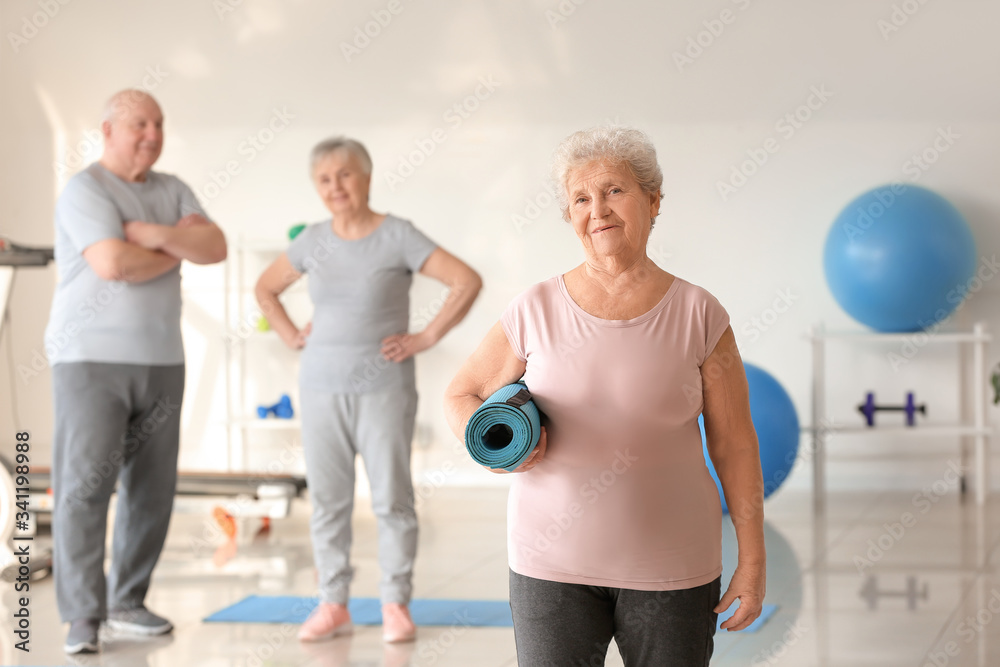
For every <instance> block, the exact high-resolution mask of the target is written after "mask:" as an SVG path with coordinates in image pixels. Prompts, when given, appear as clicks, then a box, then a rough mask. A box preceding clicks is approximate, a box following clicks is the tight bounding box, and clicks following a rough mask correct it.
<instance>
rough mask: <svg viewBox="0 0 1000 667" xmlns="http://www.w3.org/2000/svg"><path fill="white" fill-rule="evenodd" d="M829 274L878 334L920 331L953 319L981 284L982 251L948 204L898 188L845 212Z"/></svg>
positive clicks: (829, 254)
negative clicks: (978, 270) (973, 288)
mask: <svg viewBox="0 0 1000 667" xmlns="http://www.w3.org/2000/svg"><path fill="white" fill-rule="evenodd" d="M823 269H824V272H825V274H826V281H827V284H828V285H829V287H830V291H831V292H832V293H833V296H834V298H835V299H836V300H837V303H839V304H840V306H841V307H842V308H843V309H844V310H845V311H847V313H848V314H849V315H850V316H851V317H853V318H854V319H856V320H858V321H859V322H861V323H862V324H865V325H867V326H869V327H871V328H873V329H875V330H878V331H884V332H910V331H920V330H923V329H925V328H927V327H929V326H931V325H933V324H935V323H936V322H939V321H941V320H943V319H945V318H946V317H947V316H948V315H950V314H951V313H952V312H953V311H954V310H955V308H957V307H958V305H959V304H960V303H961V302H962V300H963V298H964V297H965V294H966V292H967V291H968V290H969V289H970V288H971V285H972V284H974V283H973V278H974V276H975V270H976V244H975V240H974V238H973V236H972V232H971V230H970V229H969V225H968V223H967V222H966V221H965V219H964V218H963V217H962V214H961V213H959V211H958V209H956V208H955V207H954V206H953V205H952V204H951V203H950V202H949V201H948V200H947V199H945V198H944V197H942V196H941V195H939V194H937V193H935V192H932V191H931V190H928V189H926V188H922V187H918V186H916V185H903V184H900V183H895V184H891V185H883V186H880V187H877V188H875V189H873V190H869V191H868V192H865V193H864V194H862V195H861V196H859V197H857V198H856V199H854V200H853V201H851V202H850V203H849V204H847V206H845V207H844V210H842V211H841V212H840V214H839V215H838V216H837V218H836V219H835V220H834V222H833V226H832V227H831V229H830V232H829V234H828V235H827V238H826V244H825V246H824V249H823Z"/></svg>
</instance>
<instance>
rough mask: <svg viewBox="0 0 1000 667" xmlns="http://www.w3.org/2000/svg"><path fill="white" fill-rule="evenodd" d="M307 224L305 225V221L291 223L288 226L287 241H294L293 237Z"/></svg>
mask: <svg viewBox="0 0 1000 667" xmlns="http://www.w3.org/2000/svg"><path fill="white" fill-rule="evenodd" d="M308 226H309V225H307V224H306V223H304V222H300V223H299V224H297V225H292V226H291V227H289V228H288V240H289V241H294V240H295V237H296V236H298V235H299V234H301V233H302V230H303V229H305V228H306V227H308Z"/></svg>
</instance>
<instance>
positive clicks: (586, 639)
mask: <svg viewBox="0 0 1000 667" xmlns="http://www.w3.org/2000/svg"><path fill="white" fill-rule="evenodd" d="M720 586H721V577H719V578H717V579H716V580H715V581H712V582H710V583H707V584H703V585H701V586H697V587H695V588H687V589H682V590H674V591H636V590H630V589H626V588H606V587H603V586H583V585H580V584H564V583H560V582H555V581H546V580H543V579H534V578H532V577H525V576H523V575H520V574H518V573H516V572H514V571H513V570H511V573H510V608H511V611H512V612H513V614H514V640H515V642H516V643H517V664H518V665H519V666H520V667H592V666H593V667H600V666H601V665H603V664H604V659H605V657H606V656H607V653H608V646H609V644H610V643H611V639H612V637H613V638H614V640H615V643H617V644H618V650H619V651H620V652H621V654H622V659H623V660H624V661H625V666H626V667H640V666H641V667H647V666H649V665H657V667H674V666H676V667H697V666H700V665H708V661H709V660H710V659H711V657H712V650H713V647H714V636H715V626H716V622H717V617H718V615H717V614H716V613H715V612H713V611H712V609H713V608H714V607H715V605H717V604H718V603H719V594H720Z"/></svg>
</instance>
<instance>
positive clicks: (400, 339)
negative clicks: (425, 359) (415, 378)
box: [382, 331, 436, 363]
mask: <svg viewBox="0 0 1000 667" xmlns="http://www.w3.org/2000/svg"><path fill="white" fill-rule="evenodd" d="M435 342H436V341H434V340H433V339H432V338H431V335H430V334H429V333H427V331H421V332H420V333H417V334H408V333H407V334H396V335H394V336H389V337H387V338H385V339H384V340H383V341H382V356H383V357H385V358H386V359H388V360H389V361H395V362H396V363H399V362H400V361H404V360H406V359H409V358H410V357H412V356H413V355H415V354H417V353H418V352H423V351H424V350H426V349H427V348H429V347H430V346H431V345H433V344H434V343H435Z"/></svg>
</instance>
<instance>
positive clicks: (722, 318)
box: [446, 128, 765, 667]
mask: <svg viewBox="0 0 1000 667" xmlns="http://www.w3.org/2000/svg"><path fill="white" fill-rule="evenodd" d="M554 177H555V180H556V185H557V192H559V194H560V200H561V201H560V203H561V206H562V211H563V216H564V218H565V219H566V220H567V221H568V222H570V223H571V225H572V228H573V231H574V232H575V234H576V236H577V237H578V239H579V240H580V242H581V244H582V246H583V251H584V255H585V258H586V259H585V261H584V262H583V264H581V265H579V266H577V267H576V268H573V269H571V270H570V271H568V272H567V273H565V274H562V275H558V276H556V277H554V278H550V279H549V280H546V281H544V282H542V283H539V284H537V285H534V286H533V287H530V288H529V289H527V290H526V291H524V292H523V293H521V294H520V295H519V296H517V297H515V299H514V300H513V301H512V302H511V303H510V304H509V305H508V307H507V309H506V310H505V311H504V313H503V315H502V317H501V319H500V321H499V322H498V323H497V324H496V325H495V326H494V327H493V328H492V329H491V330H490V331H489V332H488V333H487V334H486V337H485V339H484V340H483V341H482V343H481V344H480V346H479V348H478V349H477V350H476V351H475V352H474V353H473V354H472V356H471V357H470V358H469V359H468V360H467V361H466V362H465V364H464V365H463V367H462V368H461V370H460V371H459V373H458V375H457V376H456V377H455V378H454V379H453V380H452V382H451V384H450V386H449V388H448V391H447V395H446V413H447V416H448V420H449V424H450V425H451V427H452V430H453V431H454V432H455V434H456V435H457V436H458V437H459V438H460V439H463V440H464V435H465V427H466V424H467V423H468V421H469V418H470V417H471V416H472V414H473V412H475V410H476V409H477V408H478V407H479V406H480V405H482V403H483V402H484V401H485V399H486V398H488V397H489V396H490V395H491V394H492V393H493V392H495V391H496V390H497V389H499V388H500V387H502V386H504V385H507V384H510V383H512V382H516V381H517V380H519V379H522V378H523V382H524V383H525V384H526V385H527V387H528V389H529V391H530V392H531V394H532V398H533V400H534V401H535V403H536V405H537V406H538V408H539V409H540V410H541V411H542V412H543V413H544V414H545V415H546V421H545V422H544V423H545V427H543V429H542V432H541V436H540V438H539V442H538V445H537V448H536V450H535V452H533V453H532V455H531V456H530V457H529V458H528V459H527V460H526V461H525V462H524V464H523V465H521V466H520V467H519V468H518V469H517V470H515V471H514V473H516V475H515V478H514V481H513V484H512V486H511V491H510V497H509V501H508V525H507V533H508V559H509V565H510V604H511V610H512V612H513V616H514V634H515V640H516V644H517V655H518V663H519V664H521V665H527V666H535V665H569V664H573V665H575V664H587V665H590V664H604V658H605V655H606V653H607V650H608V646H609V643H610V641H611V639H612V638H614V639H615V642H616V643H617V645H618V647H619V650H620V651H621V653H622V657H623V659H624V662H625V664H626V665H627V666H629V667H631V666H647V665H683V666H684V667H691V666H693V665H707V664H708V663H709V660H710V659H711V655H712V650H713V645H714V634H715V630H716V623H717V615H718V613H719V612H721V611H724V610H726V609H727V608H728V607H729V606H730V605H731V604H732V603H733V602H734V601H735V600H736V599H739V601H740V605H739V608H738V610H737V611H736V612H735V614H734V615H733V617H732V618H730V619H728V620H727V621H726V622H725V623H723V625H722V627H723V628H724V629H726V630H741V629H743V628H745V627H747V626H748V625H749V624H750V623H751V622H753V620H754V619H756V618H757V616H758V615H759V614H760V611H761V606H762V602H763V598H764V588H765V553H764V533H763V511H762V509H761V508H762V504H763V480H762V475H761V468H760V459H759V453H758V449H757V437H756V433H755V431H754V427H753V423H752V422H751V419H750V406H749V399H748V392H747V382H746V376H745V374H744V370H743V364H742V361H741V359H740V355H739V351H738V350H737V347H736V341H735V338H734V335H733V331H732V328H731V327H730V326H729V316H728V314H727V312H726V310H725V309H724V308H723V307H722V305H721V304H720V303H719V302H718V300H716V299H715V297H713V296H712V295H711V294H710V293H709V292H708V291H707V290H705V289H703V288H701V287H698V286H696V285H694V284H692V283H689V282H687V281H685V280H684V279H682V278H680V277H678V276H674V275H671V274H670V273H667V272H666V271H664V270H662V269H660V268H659V267H658V266H657V265H656V264H655V263H654V262H653V261H652V260H651V259H650V258H649V256H648V255H647V253H646V244H647V241H648V239H649V235H650V232H651V230H652V227H653V224H654V223H655V220H656V216H657V215H658V213H659V210H660V200H661V186H662V183H663V176H662V172H661V170H660V167H659V165H658V164H657V160H656V150H655V148H654V147H653V145H652V142H651V141H650V140H649V138H648V137H647V136H646V135H645V134H643V133H642V132H639V131H638V130H633V129H627V128H595V129H591V130H585V131H581V132H577V133H575V134H573V135H571V136H570V137H568V138H567V139H566V140H564V141H563V143H562V144H561V145H560V146H559V148H558V149H557V151H556V155H555V165H554ZM702 412H704V418H705V430H706V434H707V440H708V448H709V453H710V455H711V457H712V461H713V463H714V464H715V467H716V470H717V472H718V475H719V479H720V480H721V482H722V486H723V491H724V493H725V495H726V499H727V501H728V504H729V507H732V508H741V509H739V510H736V511H735V513H734V515H733V520H734V524H735V526H736V534H737V539H738V545H739V564H738V566H737V569H736V572H735V573H734V574H733V577H732V581H731V582H730V585H729V588H728V590H727V591H726V592H725V594H724V595H722V596H721V600H720V593H721V573H722V554H721V542H722V512H721V505H720V502H719V496H718V491H717V490H716V486H715V483H714V482H713V480H712V477H711V475H710V474H709V472H708V469H707V467H706V466H705V461H704V457H703V454H702V444H701V435H700V430H699V428H698V415H699V414H701V413H702ZM493 472H498V471H495V470H494V471H493Z"/></svg>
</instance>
